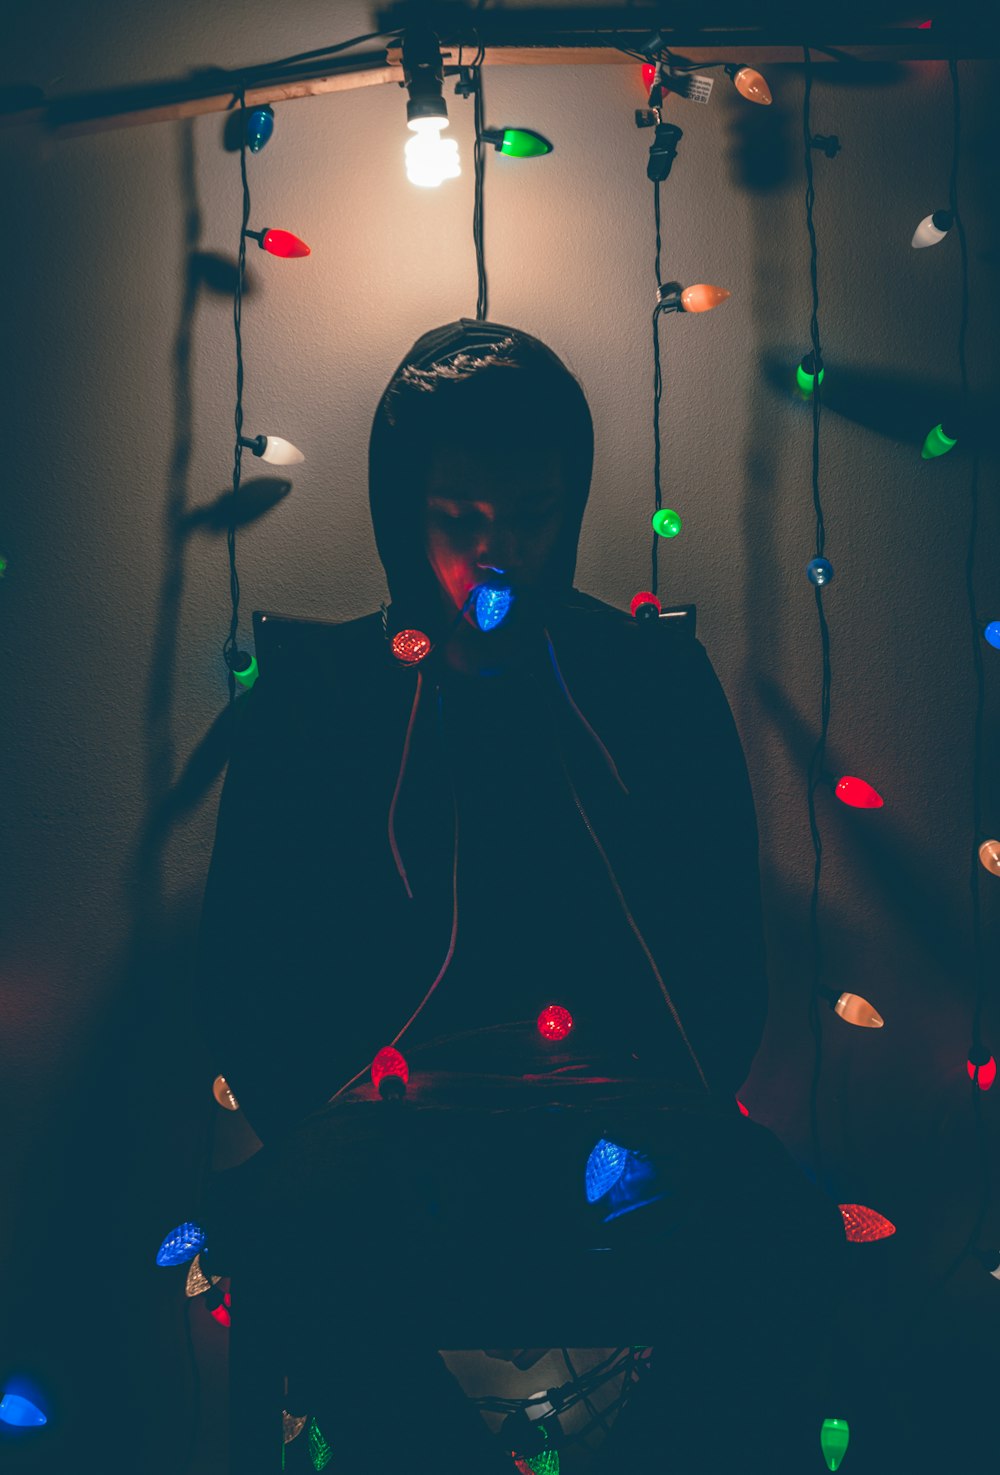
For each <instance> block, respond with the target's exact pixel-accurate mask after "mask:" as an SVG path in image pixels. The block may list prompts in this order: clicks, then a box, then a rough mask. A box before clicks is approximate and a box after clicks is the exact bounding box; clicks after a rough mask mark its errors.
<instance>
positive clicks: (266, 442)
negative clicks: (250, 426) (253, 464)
mask: <svg viewBox="0 0 1000 1475" xmlns="http://www.w3.org/2000/svg"><path fill="white" fill-rule="evenodd" d="M239 444H240V445H241V446H244V447H245V448H246V449H247V450H248V451H253V453H254V455H255V456H259V457H260V459H261V460H262V461H267V462H268V464H269V465H271V466H294V465H295V464H296V463H297V462H299V461H304V460H305V459H306V458H305V456H304V455H303V454H302V452H301V451H300V450H299V448H298V446H293V445H292V443H291V441H290V440H282V438H281V436H280V435H254V436H246V435H241V436H240V438H239Z"/></svg>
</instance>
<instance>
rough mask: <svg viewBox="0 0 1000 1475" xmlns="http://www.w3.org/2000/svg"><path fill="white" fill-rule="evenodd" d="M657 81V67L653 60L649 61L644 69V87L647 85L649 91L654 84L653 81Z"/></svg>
mask: <svg viewBox="0 0 1000 1475" xmlns="http://www.w3.org/2000/svg"><path fill="white" fill-rule="evenodd" d="M655 81H656V67H655V66H653V64H652V63H651V62H647V63H646V65H645V66H644V67H643V69H642V85H643V87H645V89H646V91H647V92H648V91H649V89H650V88H651V87H652V85H653V83H654V82H655Z"/></svg>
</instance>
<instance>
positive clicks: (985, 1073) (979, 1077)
mask: <svg viewBox="0 0 1000 1475" xmlns="http://www.w3.org/2000/svg"><path fill="white" fill-rule="evenodd" d="M965 1065H966V1069H967V1070H968V1072H969V1080H970V1081H971V1080H974V1081H975V1082H976V1085H977V1086H978V1087H979V1089H980V1091H988V1090H989V1089H990V1087H991V1086H992V1084H993V1082H994V1081H995V1080H996V1078H997V1063H996V1061H995V1060H994V1059H993V1056H992V1055H991V1054H990V1052H989V1051H988V1050H986V1049H984V1048H983V1047H982V1046H979V1047H978V1048H977V1049H974V1050H973V1051H972V1053H971V1055H970V1056H969V1058H968V1060H967V1061H966V1062H965Z"/></svg>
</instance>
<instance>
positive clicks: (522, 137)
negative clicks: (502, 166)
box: [479, 128, 552, 159]
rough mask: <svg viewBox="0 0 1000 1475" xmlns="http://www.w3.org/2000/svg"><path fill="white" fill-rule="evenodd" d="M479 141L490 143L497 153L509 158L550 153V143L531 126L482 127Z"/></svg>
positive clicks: (529, 157)
mask: <svg viewBox="0 0 1000 1475" xmlns="http://www.w3.org/2000/svg"><path fill="white" fill-rule="evenodd" d="M479 141H480V142H481V143H491V144H492V145H493V147H494V148H495V149H496V151H497V153H500V154H506V155H507V157H508V158H511V159H537V158H540V157H541V156H542V154H551V152H552V145H551V144H550V143H549V141H548V139H547V138H543V137H542V135H541V134H540V133H536V132H535V131H534V129H533V128H484V129H483V131H482V133H480V135H479Z"/></svg>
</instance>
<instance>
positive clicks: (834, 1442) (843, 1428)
mask: <svg viewBox="0 0 1000 1475" xmlns="http://www.w3.org/2000/svg"><path fill="white" fill-rule="evenodd" d="M850 1437H851V1431H850V1429H849V1428H848V1427H847V1420H846V1419H824V1420H823V1427H822V1429H821V1430H820V1431H819V1442H820V1447H821V1449H822V1451H823V1458H824V1460H826V1464H827V1469H829V1470H836V1469H838V1468H839V1466H840V1462H841V1460H842V1459H843V1458H844V1455H845V1454H846V1452H847V1443H848V1440H849V1439H850Z"/></svg>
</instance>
